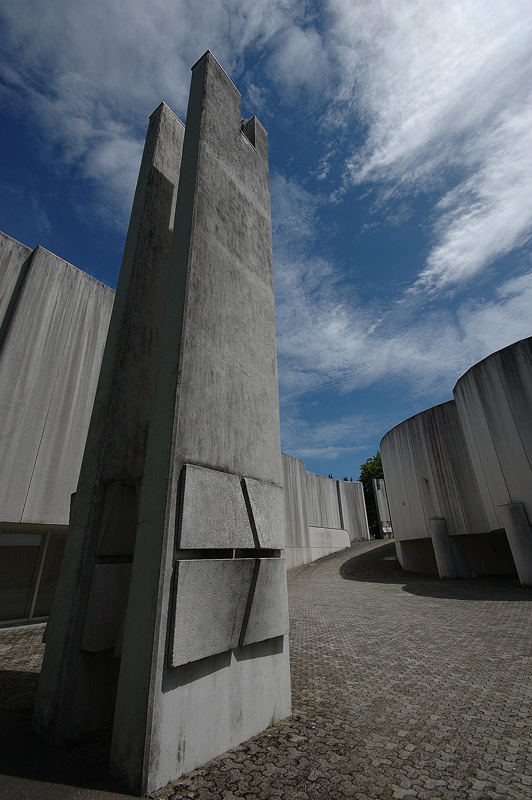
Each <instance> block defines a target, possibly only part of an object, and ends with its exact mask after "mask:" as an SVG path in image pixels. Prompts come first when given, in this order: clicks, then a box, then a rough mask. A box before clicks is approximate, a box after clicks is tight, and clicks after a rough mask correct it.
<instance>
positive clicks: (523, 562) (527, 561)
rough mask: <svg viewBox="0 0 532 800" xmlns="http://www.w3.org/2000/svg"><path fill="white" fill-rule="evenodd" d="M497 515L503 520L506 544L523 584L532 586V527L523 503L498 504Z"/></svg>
mask: <svg viewBox="0 0 532 800" xmlns="http://www.w3.org/2000/svg"><path fill="white" fill-rule="evenodd" d="M498 511H499V515H500V517H501V519H502V520H503V522H504V527H505V529H506V536H507V537H508V544H509V545H510V549H511V551H512V556H513V559H514V562H515V566H516V569H517V574H518V575H519V580H520V581H521V583H522V584H523V585H524V586H532V529H531V527H530V522H529V520H528V518H527V515H526V511H525V506H524V504H523V503H508V504H507V505H504V506H499V509H498Z"/></svg>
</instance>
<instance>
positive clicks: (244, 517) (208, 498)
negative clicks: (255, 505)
mask: <svg viewBox="0 0 532 800" xmlns="http://www.w3.org/2000/svg"><path fill="white" fill-rule="evenodd" d="M182 480H183V490H182V491H183V506H182V512H181V525H180V535H179V543H178V546H179V547H180V548H181V549H190V548H198V547H211V548H212V547H214V548H216V547H218V548H220V547H222V548H227V547H229V548H231V547H233V548H235V547H246V548H252V547H255V542H254V539H253V533H252V530H251V524H250V520H249V515H248V512H247V508H246V502H245V500H244V494H243V492H242V486H241V483H240V478H239V477H238V476H237V475H230V474H229V473H226V472H219V471H218V470H214V469H206V468H205V467H196V466H194V465H193V464H187V465H186V466H185V467H184V468H183V475H182Z"/></svg>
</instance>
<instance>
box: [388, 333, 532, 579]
mask: <svg viewBox="0 0 532 800" xmlns="http://www.w3.org/2000/svg"><path fill="white" fill-rule="evenodd" d="M454 396H455V399H454V400H451V401H449V402H447V403H443V404H442V405H439V406H435V407H434V408H431V409H428V410H427V411H424V412H422V413H420V414H417V415H416V416H414V417H411V418H410V419H408V420H406V421H405V422H402V423H401V424H400V425H397V426H396V427H395V428H393V429H392V430H391V431H389V432H388V433H387V434H386V435H385V437H384V438H383V440H382V443H381V453H382V460H383V467H384V473H385V478H386V486H387V490H388V501H389V505H390V512H391V517H392V523H393V528H394V535H395V538H396V539H397V540H399V541H400V542H402V543H403V544H401V546H399V547H398V548H397V549H398V556H399V559H400V560H401V563H403V565H404V566H405V567H406V568H410V569H415V568H416V567H415V565H416V563H418V564H419V567H418V568H419V569H422V568H423V566H422V563H421V562H422V561H423V565H425V566H426V564H427V559H426V558H425V557H424V558H423V559H421V558H420V557H419V558H418V551H414V549H413V548H412V547H410V548H409V545H408V542H410V541H413V540H419V539H431V540H432V542H433V544H434V548H435V553H436V559H437V560H438V556H440V557H442V558H443V556H442V553H443V550H445V549H447V553H448V556H449V557H451V556H450V553H451V550H452V551H453V559H454V562H455V568H456V569H454V573H456V574H453V576H454V577H457V576H458V575H457V572H461V573H462V574H466V572H467V571H468V570H474V571H476V572H490V573H491V572H493V571H494V570H496V569H499V571H500V572H508V570H509V569H510V566H511V565H510V562H509V560H508V557H507V554H508V552H509V551H508V548H507V546H506V544H509V547H510V550H511V553H512V555H513V560H514V566H515V569H516V570H517V572H518V574H519V577H520V579H521V582H522V583H532V530H531V526H530V520H532V467H531V464H532V423H531V409H532V339H531V338H529V339H524V340H521V341H519V342H516V343H515V344H513V345H510V346H509V347H506V348H504V349H503V350H500V351H498V352H496V353H493V354H492V355H491V356H488V358H486V359H484V360H483V361H481V362H479V363H478V364H475V365H474V366H473V367H471V369H469V370H468V371H467V372H466V373H465V375H463V376H462V377H461V378H460V379H459V380H458V382H457V384H456V386H455V388H454ZM502 530H504V531H505V533H506V537H507V543H506V544H505V543H504V542H502V540H500V538H497V537H495V538H494V534H495V532H498V534H497V535H498V536H499V537H500V532H501V531H502ZM503 535H504V534H503ZM470 536H475V537H476V538H475V540H474V541H473V540H472V541H471V542H468V543H467V546H466V544H465V538H464V537H470ZM446 538H449V547H450V549H449V547H447V548H446V547H443V550H442V543H443V542H444V540H445V539H446ZM492 551H493V552H492ZM419 552H421V551H419ZM493 553H496V554H497V555H496V556H493ZM459 562H461V564H462V567H459V566H458V563H459ZM407 564H408V567H407ZM438 569H439V570H440V574H441V569H442V563H441V561H440V560H438ZM451 571H452V572H453V570H451Z"/></svg>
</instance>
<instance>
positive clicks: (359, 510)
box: [329, 479, 369, 542]
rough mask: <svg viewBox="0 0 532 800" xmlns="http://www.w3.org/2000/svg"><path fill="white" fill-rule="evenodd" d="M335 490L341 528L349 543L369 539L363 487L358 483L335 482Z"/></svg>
mask: <svg viewBox="0 0 532 800" xmlns="http://www.w3.org/2000/svg"><path fill="white" fill-rule="evenodd" d="M329 480H330V479H329ZM336 488H337V492H338V502H339V505H340V521H341V527H342V528H343V529H344V530H346V531H348V532H349V539H350V541H351V542H360V541H363V540H365V539H369V527H368V517H367V514H366V501H365V499H364V487H363V486H362V484H361V483H360V481H336Z"/></svg>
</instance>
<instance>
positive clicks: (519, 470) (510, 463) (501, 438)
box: [454, 338, 532, 530]
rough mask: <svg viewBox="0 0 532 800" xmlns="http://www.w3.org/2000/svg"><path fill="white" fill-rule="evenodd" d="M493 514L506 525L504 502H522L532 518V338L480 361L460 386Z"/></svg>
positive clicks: (472, 449)
mask: <svg viewBox="0 0 532 800" xmlns="http://www.w3.org/2000/svg"><path fill="white" fill-rule="evenodd" d="M454 396H455V403H456V409H457V412H458V417H459V419H460V422H461V424H462V429H463V431H464V436H465V440H466V442H467V447H468V451H469V453H470V457H471V463H472V465H473V470H474V473H475V476H476V479H477V483H478V486H479V490H480V495H481V501H482V506H483V509H484V512H485V515H486V518H487V526H486V530H495V529H497V528H503V527H504V519H503V518H502V516H501V513H500V509H499V506H501V505H504V504H507V503H514V502H519V503H522V504H523V505H524V507H525V510H526V514H527V517H528V519H529V520H532V338H529V339H523V340H521V341H519V342H516V343H515V344H513V345H510V346H509V347H505V348H504V349H503V350H499V351H498V352H496V353H493V354H492V355H490V356H488V358H485V359H483V361H480V362H479V363H478V364H475V365H474V366H473V367H471V369H469V370H468V371H467V372H466V373H465V375H463V376H462V377H461V378H460V379H459V380H458V382H457V383H456V386H455V387H454Z"/></svg>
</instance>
